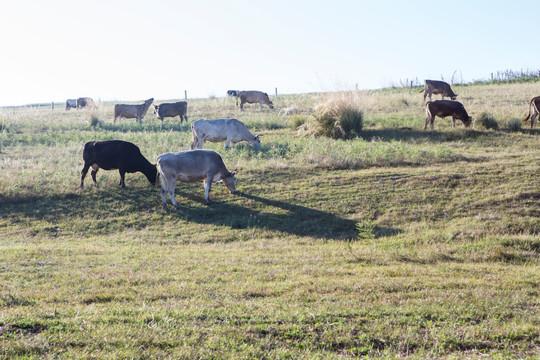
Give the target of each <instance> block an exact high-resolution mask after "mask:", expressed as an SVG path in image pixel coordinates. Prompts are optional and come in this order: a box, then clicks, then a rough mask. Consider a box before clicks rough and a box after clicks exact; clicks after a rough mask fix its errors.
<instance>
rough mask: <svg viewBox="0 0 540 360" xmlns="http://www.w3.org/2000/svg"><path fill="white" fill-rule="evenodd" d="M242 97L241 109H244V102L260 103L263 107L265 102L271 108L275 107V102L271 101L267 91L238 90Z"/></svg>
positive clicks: (239, 95)
mask: <svg viewBox="0 0 540 360" xmlns="http://www.w3.org/2000/svg"><path fill="white" fill-rule="evenodd" d="M238 97H239V98H240V110H241V111H244V104H245V103H248V104H257V103H258V104H259V107H260V108H261V109H262V106H263V104H265V105H268V107H269V108H270V109H273V108H274V104H273V103H272V101H270V98H269V97H268V94H267V93H264V92H262V91H256V90H248V91H240V92H238Z"/></svg>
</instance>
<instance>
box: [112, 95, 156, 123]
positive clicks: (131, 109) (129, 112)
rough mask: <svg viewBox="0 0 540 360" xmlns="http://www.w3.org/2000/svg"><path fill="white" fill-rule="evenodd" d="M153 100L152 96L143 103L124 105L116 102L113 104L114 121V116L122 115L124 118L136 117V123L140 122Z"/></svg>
mask: <svg viewBox="0 0 540 360" xmlns="http://www.w3.org/2000/svg"><path fill="white" fill-rule="evenodd" d="M153 102H154V98H151V99H148V100H146V101H145V102H144V104H140V105H125V104H116V105H114V122H116V118H118V117H123V118H126V119H137V122H138V123H141V122H142V121H141V120H142V119H143V118H144V116H145V115H146V112H147V111H148V108H149V107H150V105H152V103H153Z"/></svg>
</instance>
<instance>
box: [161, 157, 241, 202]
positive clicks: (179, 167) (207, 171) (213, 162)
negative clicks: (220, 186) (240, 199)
mask: <svg viewBox="0 0 540 360" xmlns="http://www.w3.org/2000/svg"><path fill="white" fill-rule="evenodd" d="M157 169H158V171H159V175H160V177H161V200H162V202H163V207H166V206H167V196H169V199H171V202H172V204H173V206H174V207H175V208H177V209H178V203H177V202H176V200H175V199H174V189H175V186H176V181H177V180H180V181H182V182H186V183H192V182H196V181H201V180H204V190H205V199H206V203H207V204H210V203H211V201H210V197H209V195H210V188H211V186H212V183H215V182H218V181H223V182H224V183H225V186H226V187H227V189H229V191H230V192H231V193H232V194H234V193H235V192H236V188H235V185H236V178H235V176H234V175H235V174H236V171H233V172H230V171H229V170H227V168H226V167H225V164H224V163H223V159H222V158H221V156H220V155H219V154H218V153H217V152H215V151H213V150H189V151H181V152H178V153H167V154H162V155H159V156H158V158H157Z"/></svg>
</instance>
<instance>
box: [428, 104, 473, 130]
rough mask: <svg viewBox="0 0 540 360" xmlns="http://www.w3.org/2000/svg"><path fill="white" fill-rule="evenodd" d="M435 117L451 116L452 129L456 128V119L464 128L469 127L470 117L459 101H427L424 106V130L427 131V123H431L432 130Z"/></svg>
mask: <svg viewBox="0 0 540 360" xmlns="http://www.w3.org/2000/svg"><path fill="white" fill-rule="evenodd" d="M435 116H438V117H440V118H444V117H447V116H452V127H455V126H456V119H459V120H461V121H462V122H463V124H464V125H465V127H469V126H470V125H471V121H472V117H470V116H469V114H467V111H466V110H465V107H464V106H463V104H462V103H460V102H459V101H451V100H435V101H428V102H427V104H426V125H425V126H424V130H426V129H427V126H428V123H429V122H431V130H433V121H434V120H435Z"/></svg>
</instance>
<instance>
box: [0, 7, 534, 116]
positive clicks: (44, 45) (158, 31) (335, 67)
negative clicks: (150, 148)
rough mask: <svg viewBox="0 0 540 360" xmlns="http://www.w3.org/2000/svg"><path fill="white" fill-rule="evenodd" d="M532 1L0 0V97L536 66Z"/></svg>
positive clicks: (332, 84)
mask: <svg viewBox="0 0 540 360" xmlns="http://www.w3.org/2000/svg"><path fill="white" fill-rule="evenodd" d="M537 10H538V3H537V1H525V0H514V1H512V2H509V1H497V0H493V1H483V0H480V1H473V0H468V1H462V0H455V1H433V0H431V1H416V0H409V1H403V0H399V1H394V0H388V1H384V0H379V1H363V0H353V1H346V0H334V1H317V0H315V1H314V0H298V1H295V0H288V1H284V0H270V1H261V0H257V1H248V0H246V1H236V0H233V1H221V0H196V1H195V0H191V1H181V0H180V1H166V0H151V1H139V0H128V1H123V0H118V1H117V0H108V1H104V0H93V1H67V0H65V1H64V0H47V1H42V0H37V1H29V0H5V1H2V3H1V4H0V34H1V35H0V39H1V42H0V44H1V46H2V51H1V52H0V74H1V78H0V106H6V105H23V104H30V103H41V102H51V101H55V102H64V101H65V100H66V99H67V98H76V97H86V96H89V97H92V98H93V99H94V100H96V101H97V100H102V101H139V100H144V99H147V98H150V97H154V98H155V99H156V100H157V101H159V100H168V99H179V98H184V91H187V94H188V98H201V97H210V96H217V97H220V96H225V95H226V91H227V90H228V89H238V90H262V91H265V92H267V93H269V94H274V92H275V90H274V89H275V88H277V89H278V92H279V93H280V94H285V93H303V92H318V91H340V90H350V89H354V88H355V87H356V86H358V88H359V89H377V88H382V87H388V86H392V85H399V84H400V83H401V82H404V81H405V80H406V79H413V80H414V79H418V80H419V81H420V82H423V80H424V79H435V80H440V79H444V80H446V81H448V82H450V81H451V79H452V76H454V80H457V81H461V80H463V81H464V82H470V81H473V80H481V79H488V78H489V76H490V74H491V73H492V72H497V71H503V70H507V69H511V70H521V69H523V70H538V69H540V47H539V46H538V44H537V42H536V40H535V39H536V34H537V33H538V25H537V20H536V18H537V15H536V13H537Z"/></svg>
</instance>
